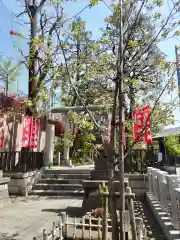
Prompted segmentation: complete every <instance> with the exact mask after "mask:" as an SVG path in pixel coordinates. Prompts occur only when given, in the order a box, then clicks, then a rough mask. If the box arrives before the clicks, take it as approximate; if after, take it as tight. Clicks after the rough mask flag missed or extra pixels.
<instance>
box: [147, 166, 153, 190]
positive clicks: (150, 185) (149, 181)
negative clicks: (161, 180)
mask: <svg viewBox="0 0 180 240" xmlns="http://www.w3.org/2000/svg"><path fill="white" fill-rule="evenodd" d="M152 170H153V168H152V167H148V168H147V171H148V188H149V192H150V193H153V183H152Z"/></svg>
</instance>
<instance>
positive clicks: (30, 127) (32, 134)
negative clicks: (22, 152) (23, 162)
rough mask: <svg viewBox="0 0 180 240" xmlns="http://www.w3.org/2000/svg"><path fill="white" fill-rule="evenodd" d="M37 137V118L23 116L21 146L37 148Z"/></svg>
mask: <svg viewBox="0 0 180 240" xmlns="http://www.w3.org/2000/svg"><path fill="white" fill-rule="evenodd" d="M38 137H39V120H34V121H33V118H32V117H24V118H23V134H22V147H24V148H29V147H30V148H37V147H38Z"/></svg>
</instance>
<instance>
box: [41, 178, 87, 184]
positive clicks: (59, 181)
mask: <svg viewBox="0 0 180 240" xmlns="http://www.w3.org/2000/svg"><path fill="white" fill-rule="evenodd" d="M82 181H83V179H53V178H41V179H40V180H39V181H38V183H46V184H82Z"/></svg>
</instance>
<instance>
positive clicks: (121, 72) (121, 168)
mask: <svg viewBox="0 0 180 240" xmlns="http://www.w3.org/2000/svg"><path fill="white" fill-rule="evenodd" d="M119 4H120V10H119V18H120V19H119V48H118V59H117V81H118V85H119V86H118V87H119V94H118V101H119V192H120V206H119V214H120V240H125V232H124V231H123V215H124V210H125V196H124V195H125V194H124V193H125V192H124V142H123V131H124V66H123V51H124V49H123V47H124V46H123V21H122V14H123V11H122V10H123V9H122V7H123V0H119Z"/></svg>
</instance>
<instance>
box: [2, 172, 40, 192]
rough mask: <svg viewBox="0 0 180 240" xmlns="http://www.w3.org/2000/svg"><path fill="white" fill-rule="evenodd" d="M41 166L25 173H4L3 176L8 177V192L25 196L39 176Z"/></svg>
mask: <svg viewBox="0 0 180 240" xmlns="http://www.w3.org/2000/svg"><path fill="white" fill-rule="evenodd" d="M43 170H44V169H43V168H42V169H40V170H36V171H31V172H26V173H4V177H9V178H10V181H9V183H8V189H9V194H12V195H21V196H27V195H28V193H29V192H30V191H31V190H32V186H33V184H35V183H36V181H37V180H38V179H39V178H40V177H41V174H42V172H43Z"/></svg>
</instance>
